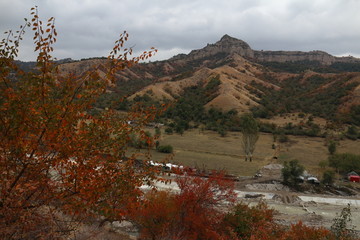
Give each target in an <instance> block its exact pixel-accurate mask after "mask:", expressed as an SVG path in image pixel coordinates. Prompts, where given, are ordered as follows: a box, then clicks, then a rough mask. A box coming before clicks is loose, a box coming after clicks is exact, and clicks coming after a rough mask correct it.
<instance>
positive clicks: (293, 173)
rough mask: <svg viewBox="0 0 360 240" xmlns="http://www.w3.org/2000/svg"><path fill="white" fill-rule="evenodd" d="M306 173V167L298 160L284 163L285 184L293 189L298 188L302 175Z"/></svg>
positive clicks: (282, 171)
mask: <svg viewBox="0 0 360 240" xmlns="http://www.w3.org/2000/svg"><path fill="white" fill-rule="evenodd" d="M303 172H304V167H303V166H302V165H300V164H299V161H298V160H291V161H290V162H289V163H288V162H285V163H284V168H283V169H282V170H281V173H282V176H283V180H284V183H285V184H286V185H288V186H291V187H298V184H299V180H300V176H301V174H302V173H303Z"/></svg>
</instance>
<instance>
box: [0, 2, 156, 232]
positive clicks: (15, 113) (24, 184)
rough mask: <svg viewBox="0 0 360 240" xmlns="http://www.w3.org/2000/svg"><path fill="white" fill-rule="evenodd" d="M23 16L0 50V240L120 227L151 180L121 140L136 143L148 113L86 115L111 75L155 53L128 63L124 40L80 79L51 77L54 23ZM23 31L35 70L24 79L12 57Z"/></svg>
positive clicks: (150, 113) (150, 114) (60, 75)
mask: <svg viewBox="0 0 360 240" xmlns="http://www.w3.org/2000/svg"><path fill="white" fill-rule="evenodd" d="M31 14H32V20H31V21H30V22H26V23H25V25H24V26H22V27H21V28H20V31H18V32H16V33H14V32H11V31H10V32H8V33H7V34H8V36H7V38H6V39H4V40H2V42H1V43H0V48H1V50H0V174H1V178H0V239H35V238H44V239H48V238H57V237H60V236H64V235H66V234H68V233H69V232H71V230H72V227H73V226H74V225H73V222H74V221H78V220H81V218H83V217H84V216H88V215H103V216H105V217H106V218H109V219H121V218H122V216H124V215H125V214H126V213H127V209H128V205H129V204H131V205H132V206H134V205H136V204H137V202H138V201H137V200H138V197H139V196H140V195H141V191H140V190H139V186H141V185H142V184H143V182H144V181H148V180H151V179H153V178H154V177H155V175H154V172H153V171H152V170H151V169H149V168H147V167H146V164H137V166H136V167H135V162H136V160H135V156H126V157H125V153H126V151H127V143H128V141H129V139H130V137H129V135H130V134H131V133H137V134H138V135H139V136H143V137H144V136H145V134H144V132H143V131H142V130H141V127H142V126H143V125H144V124H145V123H146V122H148V121H151V120H152V119H153V117H154V115H155V113H156V110H155V109H151V108H150V109H146V110H144V109H140V110H139V111H133V112H130V113H129V114H128V115H127V116H126V117H124V116H120V115H119V114H117V113H116V112H115V111H113V110H111V109H109V110H107V111H102V112H101V113H100V114H98V115H95V116H94V115H90V114H89V110H90V109H91V108H92V105H93V103H94V102H95V101H96V99H97V97H99V96H100V95H101V94H102V93H104V92H105V91H106V90H107V88H108V87H109V85H111V84H112V83H113V81H114V80H115V78H114V74H115V73H116V72H117V71H120V70H122V69H124V68H127V67H131V66H132V65H133V64H136V63H137V62H138V61H140V60H143V59H146V58H148V57H149V56H151V54H153V53H154V51H156V50H151V51H149V52H145V53H144V54H142V55H141V56H139V57H135V58H130V57H129V56H130V55H131V53H132V49H124V43H125V42H126V40H127V38H128V34H127V33H126V32H124V33H123V34H121V35H120V38H119V40H117V41H116V42H115V47H114V48H113V50H112V51H111V53H110V55H109V57H108V59H107V61H104V66H93V67H92V68H91V69H90V70H88V71H87V72H85V73H83V74H81V75H74V74H71V73H61V72H59V70H58V68H57V65H56V64H55V62H54V59H53V57H52V56H51V53H52V51H53V44H54V43H55V42H56V36H57V32H56V29H55V26H54V19H53V18H50V19H49V20H48V21H47V23H43V22H42V21H41V20H40V19H39V17H38V13H37V9H36V8H33V9H32V13H31ZM27 27H31V28H32V31H33V32H34V38H33V39H34V44H35V51H36V52H37V53H38V57H37V66H36V69H34V71H33V72H27V73H26V72H23V71H22V70H21V69H19V68H18V67H17V65H16V63H15V61H14V58H15V57H16V56H17V53H18V47H19V42H20V40H21V38H22V36H23V34H24V33H25V29H26V28H27ZM100 67H101V68H102V70H103V69H106V71H105V74H100V71H98V69H99V68H100ZM129 121H136V122H137V125H136V126H132V125H130V124H128V122H129ZM64 216H66V217H64Z"/></svg>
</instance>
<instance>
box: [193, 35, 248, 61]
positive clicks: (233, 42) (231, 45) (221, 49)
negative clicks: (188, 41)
mask: <svg viewBox="0 0 360 240" xmlns="http://www.w3.org/2000/svg"><path fill="white" fill-rule="evenodd" d="M219 53H225V54H232V53H237V54H238V55H240V56H242V57H250V58H253V57H254V51H253V50H252V49H251V48H250V46H249V44H247V43H246V42H244V41H242V40H239V39H236V38H233V37H230V36H229V35H227V34H225V35H224V36H223V37H222V38H221V39H220V40H219V41H218V42H216V43H214V44H208V45H207V46H206V47H204V48H202V49H199V50H193V51H191V52H190V54H189V55H188V57H190V58H191V59H193V60H194V59H200V58H205V57H211V56H214V55H216V54H219Z"/></svg>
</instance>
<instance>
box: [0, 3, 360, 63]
mask: <svg viewBox="0 0 360 240" xmlns="http://www.w3.org/2000/svg"><path fill="white" fill-rule="evenodd" d="M34 5H37V6H38V7H39V13H40V17H41V18H42V19H44V20H46V19H47V18H49V17H51V16H54V17H55V18H56V27H57V30H58V32H59V36H58V43H56V45H55V46H54V47H55V52H54V55H55V56H56V57H57V58H66V57H71V58H74V59H80V58H85V57H94V56H106V55H107V54H108V52H109V51H110V49H111V47H112V45H113V42H114V41H115V40H116V38H117V37H118V35H119V33H121V32H122V31H123V30H127V31H128V32H129V33H130V39H129V43H128V46H135V51H137V52H141V51H144V50H148V49H149V48H150V47H152V46H154V47H157V48H158V49H159V54H158V55H157V56H156V57H155V58H153V59H152V60H160V59H166V58H169V57H171V56H173V55H176V54H178V53H188V52H189V51H190V50H192V49H198V48H202V47H203V46H205V45H206V44H207V43H214V42H216V41H218V40H219V39H220V38H221V36H222V35H224V34H229V35H231V36H233V37H236V38H239V39H242V40H244V41H246V42H248V43H249V44H250V46H251V47H252V48H254V49H259V50H260V49H264V50H302V51H311V50H323V51H326V52H329V53H330V54H333V55H342V54H351V55H354V56H360V45H359V44H358V42H359V40H360V31H359V30H358V29H360V15H359V14H358V9H360V1H357V0H332V1H326V0H272V1H268V0H228V1H214V0H181V1H179V0H153V1H149V0H121V1H120V0H103V1H97V0H87V1H83V0H33V1H29V0H12V1H9V0H0V22H1V25H0V31H1V32H4V31H5V30H7V29H9V28H12V29H16V28H17V27H18V26H19V25H20V24H22V19H23V18H24V17H29V14H30V8H31V7H32V6H34ZM31 35H32V34H31V33H30V31H28V33H27V35H26V39H25V40H24V42H23V43H22V48H21V51H22V52H21V55H20V58H21V59H24V60H31V59H34V58H35V55H34V54H33V52H32V46H31Z"/></svg>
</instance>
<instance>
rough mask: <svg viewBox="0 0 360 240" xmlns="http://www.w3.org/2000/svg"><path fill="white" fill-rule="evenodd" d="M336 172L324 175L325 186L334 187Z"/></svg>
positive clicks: (327, 172)
mask: <svg viewBox="0 0 360 240" xmlns="http://www.w3.org/2000/svg"><path fill="white" fill-rule="evenodd" d="M334 178H335V172H334V171H331V170H327V171H325V172H324V173H323V178H322V183H323V184H325V185H332V184H333V183H334Z"/></svg>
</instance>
